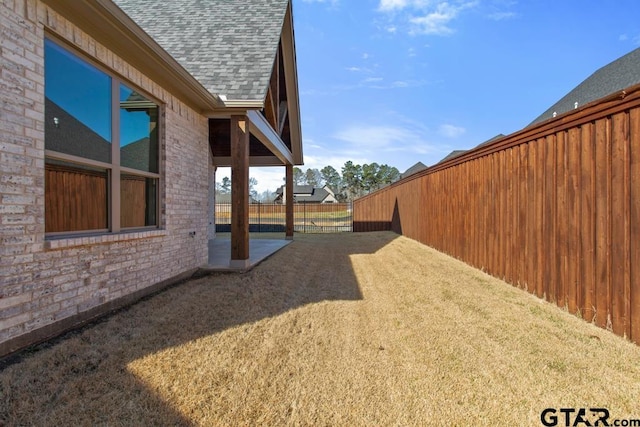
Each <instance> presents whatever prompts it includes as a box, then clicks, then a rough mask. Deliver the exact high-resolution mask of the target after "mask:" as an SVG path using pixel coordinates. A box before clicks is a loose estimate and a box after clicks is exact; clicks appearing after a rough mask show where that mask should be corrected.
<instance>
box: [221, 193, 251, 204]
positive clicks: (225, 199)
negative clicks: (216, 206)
mask: <svg viewBox="0 0 640 427" xmlns="http://www.w3.org/2000/svg"><path fill="white" fill-rule="evenodd" d="M216 203H231V193H216ZM249 203H258V201H257V200H256V199H254V198H253V197H252V196H251V195H250V196H249Z"/></svg>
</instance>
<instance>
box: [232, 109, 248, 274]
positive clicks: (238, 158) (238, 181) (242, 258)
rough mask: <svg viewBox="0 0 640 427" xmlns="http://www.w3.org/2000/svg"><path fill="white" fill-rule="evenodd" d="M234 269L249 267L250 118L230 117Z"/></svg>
mask: <svg viewBox="0 0 640 427" xmlns="http://www.w3.org/2000/svg"><path fill="white" fill-rule="evenodd" d="M229 266H230V267H231V268H247V267H249V121H248V120H247V117H246V116H231V263H230V265H229Z"/></svg>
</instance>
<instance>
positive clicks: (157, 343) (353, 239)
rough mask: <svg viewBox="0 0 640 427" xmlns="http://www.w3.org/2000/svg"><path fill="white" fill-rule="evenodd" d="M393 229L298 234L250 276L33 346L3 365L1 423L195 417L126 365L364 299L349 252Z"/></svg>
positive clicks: (184, 292)
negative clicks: (323, 305)
mask: <svg viewBox="0 0 640 427" xmlns="http://www.w3.org/2000/svg"><path fill="white" fill-rule="evenodd" d="M396 237H397V236H396V235H394V234H393V233H390V232H386V233H366V234H346V235H345V234H342V235H341V234H335V235H313V236H301V235H296V240H295V241H294V243H293V244H291V245H289V246H287V247H286V248H284V249H283V250H281V251H280V252H278V253H276V254H275V255H273V256H272V257H271V258H269V259H268V260H267V261H265V262H264V263H262V264H261V265H259V266H257V267H256V268H255V269H253V270H251V271H250V272H248V273H246V274H214V275H211V276H206V277H203V278H200V279H197V280H192V281H189V282H185V283H182V284H180V285H178V286H175V287H172V288H170V289H168V290H166V291H164V292H162V293H160V294H157V295H154V296H152V297H149V298H147V299H145V300H143V301H141V302H139V303H137V304H135V305H134V306H131V307H129V308H127V309H124V310H121V311H119V312H117V313H115V314H113V315H111V316H109V317H108V318H105V319H103V320H102V321H100V322H98V323H95V324H93V325H90V326H88V327H85V328H83V329H82V330H80V331H76V332H74V333H71V334H67V335H66V336H65V337H62V338H60V339H57V340H55V341H54V342H51V343H47V344H45V345H42V346H39V347H38V348H36V349H35V350H34V349H32V350H31V354H29V355H26V356H25V355H24V354H23V357H22V360H20V361H19V362H17V363H14V364H12V365H10V366H7V367H5V368H4V369H3V370H2V371H0V425H4V424H6V425H22V424H36V425H37V424H45V425H58V424H67V423H73V424H100V423H106V424H116V425H117V424H127V425H149V424H154V425H156V424H162V425H190V424H192V421H191V420H190V419H189V418H188V417H185V416H184V415H183V414H181V413H179V412H178V411H177V410H176V409H175V408H174V407H172V406H171V405H170V404H169V403H168V402H166V401H165V400H164V399H163V398H162V397H160V396H159V394H158V392H157V391H156V390H153V389H150V388H149V387H147V386H146V385H145V384H143V383H142V382H141V381H139V380H138V379H137V378H135V376H134V375H133V374H131V373H130V372H129V370H128V365H129V364H130V363H131V362H133V361H136V360H140V359H142V358H145V357H148V356H151V355H154V354H157V353H159V352H162V351H164V350H167V349H171V348H174V347H179V346H182V345H185V344H188V343H190V342H193V341H194V340H198V339H200V338H204V337H208V336H211V335H214V334H217V333H220V332H222V331H225V330H227V329H228V328H232V327H236V326H239V325H243V324H248V323H253V322H257V321H260V320H263V319H266V318H271V317H274V316H278V315H280V314H282V313H285V312H287V311H289V310H293V309H296V308H299V307H302V306H305V305H307V304H312V303H316V302H321V301H339V300H340V301H356V300H361V299H362V293H361V291H360V287H359V284H358V281H357V278H356V276H355V274H354V272H353V270H352V267H351V262H350V258H349V257H350V256H351V255H354V254H367V253H375V252H376V251H378V250H379V249H380V248H382V247H384V246H385V245H387V244H388V243H390V242H391V241H392V240H394V239H395V238H396ZM212 351H214V349H212ZM215 351H224V350H220V349H215ZM177 362H178V361H177ZM175 369H180V366H176V367H175ZM194 375H197V373H194ZM221 392H222V391H221ZM179 393H189V390H183V391H180V392H179ZM192 398H194V399H196V400H197V396H196V397H192Z"/></svg>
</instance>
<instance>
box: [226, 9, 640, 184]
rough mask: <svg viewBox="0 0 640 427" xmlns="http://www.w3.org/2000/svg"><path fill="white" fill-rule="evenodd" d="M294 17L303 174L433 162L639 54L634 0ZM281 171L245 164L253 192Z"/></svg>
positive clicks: (509, 126) (523, 120)
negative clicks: (635, 52) (636, 51)
mask: <svg viewBox="0 0 640 427" xmlns="http://www.w3.org/2000/svg"><path fill="white" fill-rule="evenodd" d="M293 13H294V28H295V37H296V50H297V61H298V83H299V90H300V105H301V115H302V133H303V144H304V157H305V165H304V166H303V169H306V168H307V167H313V168H322V167H323V166H325V165H328V164H330V165H332V166H334V167H335V168H336V169H337V170H340V168H341V166H342V165H343V164H344V162H345V161H347V160H352V161H354V162H355V163H360V164H362V163H371V162H377V163H381V164H382V163H386V164H389V165H391V166H395V167H397V168H398V169H399V170H400V171H401V172H402V171H404V170H405V169H407V168H408V167H410V166H411V165H413V164H414V163H416V162H418V161H421V162H423V163H425V164H427V165H432V164H434V163H436V162H438V161H439V160H440V159H442V158H443V157H444V156H446V155H447V154H448V153H449V152H451V151H452V150H456V149H468V148H471V147H474V146H476V145H478V144H479V143H481V142H483V141H486V140H487V139H489V138H492V137H493V136H495V135H497V134H499V133H503V134H510V133H512V132H515V131H518V130H520V129H522V128H523V127H525V126H526V125H528V124H529V123H530V122H531V121H532V120H533V119H535V118H536V117H537V116H538V115H540V114H541V113H542V112H543V111H544V110H546V109H547V108H548V107H550V106H551V105H552V104H553V103H555V102H556V101H557V100H559V99H560V98H561V97H562V96H564V95H565V94H566V93H567V92H568V91H570V90H571V89H572V88H573V87H575V86H576V85H577V84H579V83H580V82H581V81H582V80H584V79H585V78H587V77H588V76H589V75H590V74H591V73H593V72H594V71H596V70H597V69H598V68H600V67H602V66H604V65H606V64H608V63H609V62H611V61H613V60H615V59H617V58H618V57H620V56H622V55H624V54H626V53H628V52H630V51H632V50H634V49H636V48H638V47H640V19H639V17H640V1H638V0H588V1H587V0H554V1H552V0H527V1H523V0H521V1H515V0H473V1H468V0H463V1H456V0H450V1H448V2H442V1H434V0H293ZM283 169H284V168H272V169H257V168H252V170H251V175H252V176H254V177H256V178H257V180H258V190H259V191H264V190H265V189H270V190H274V189H275V188H276V187H277V186H278V185H280V184H281V183H282V176H283V173H284V172H283ZM221 172H222V171H221ZM222 176H225V173H224V172H222V173H220V174H219V175H218V180H221V179H222Z"/></svg>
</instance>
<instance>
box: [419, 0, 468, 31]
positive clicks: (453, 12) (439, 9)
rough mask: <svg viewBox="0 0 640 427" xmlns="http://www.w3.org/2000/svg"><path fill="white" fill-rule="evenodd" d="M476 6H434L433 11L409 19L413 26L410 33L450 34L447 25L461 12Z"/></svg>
mask: <svg viewBox="0 0 640 427" xmlns="http://www.w3.org/2000/svg"><path fill="white" fill-rule="evenodd" d="M476 4H477V2H469V3H462V4H460V5H457V6H456V5H451V4H449V3H447V2H442V3H439V4H438V5H436V7H435V10H432V11H431V12H428V13H427V14H425V15H423V16H417V17H412V18H410V19H409V22H410V23H411V24H413V25H414V26H413V29H412V33H414V34H435V35H440V36H444V35H449V34H452V33H453V32H454V30H453V29H452V28H451V27H450V26H449V23H450V22H451V21H453V20H454V19H455V18H456V17H457V16H458V15H459V13H460V12H461V11H462V10H464V9H468V8H470V7H473V6H475V5H476Z"/></svg>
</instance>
